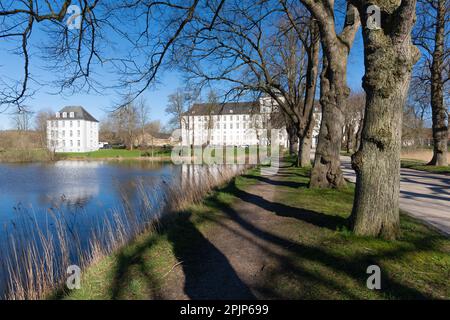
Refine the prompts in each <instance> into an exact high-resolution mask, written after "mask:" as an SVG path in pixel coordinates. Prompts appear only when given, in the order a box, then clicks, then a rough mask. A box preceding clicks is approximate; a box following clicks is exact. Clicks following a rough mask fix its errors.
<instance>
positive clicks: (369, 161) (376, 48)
mask: <svg viewBox="0 0 450 320" xmlns="http://www.w3.org/2000/svg"><path fill="white" fill-rule="evenodd" d="M411 2H414V4H412V3H410V2H408V1H405V4H404V5H405V7H403V8H402V10H401V11H400V12H399V13H397V11H396V10H395V9H396V8H389V10H387V9H383V8H381V9H382V10H383V12H385V11H384V10H386V11H387V12H394V13H392V14H391V17H387V18H386V21H385V24H384V25H382V26H381V27H382V28H383V30H379V29H378V30H371V29H368V28H364V30H363V39H364V52H365V76H364V79H363V87H364V90H365V91H366V108H365V116H364V125H363V131H362V137H361V138H362V139H361V145H360V148H359V150H358V151H357V152H356V153H355V154H354V155H353V157H352V165H353V168H354V169H355V171H356V176H357V179H356V191H355V199H354V203H353V211H352V216H351V221H352V226H353V230H354V232H355V233H356V234H358V235H364V236H380V237H383V238H387V239H393V238H395V237H396V236H397V235H398V233H399V191H400V149H401V129H402V110H403V105H404V102H405V98H406V95H407V92H408V87H409V82H410V77H411V70H412V67H413V65H414V63H415V62H416V61H417V58H418V50H417V48H415V47H414V46H413V45H412V44H411V37H410V34H411V28H412V19H413V18H414V15H415V13H414V8H415V1H411ZM402 5H403V2H402ZM390 6H391V7H392V6H397V7H398V4H390ZM362 10H363V9H362ZM405 10H406V12H405ZM363 13H364V12H360V14H363ZM395 14H399V15H400V16H394V15H395ZM408 19H409V20H408ZM388 21H390V24H389V23H388ZM400 21H403V23H405V21H406V23H405V25H402V26H398V24H400Z"/></svg>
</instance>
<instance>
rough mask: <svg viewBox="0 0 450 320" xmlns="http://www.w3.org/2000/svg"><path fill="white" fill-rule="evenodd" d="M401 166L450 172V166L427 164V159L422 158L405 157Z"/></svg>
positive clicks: (433, 171)
mask: <svg viewBox="0 0 450 320" xmlns="http://www.w3.org/2000/svg"><path fill="white" fill-rule="evenodd" d="M401 166H402V168H409V169H414V170H421V171H427V172H431V173H444V174H450V166H447V167H437V166H427V165H426V162H425V161H420V160H413V159H403V160H402V161H401Z"/></svg>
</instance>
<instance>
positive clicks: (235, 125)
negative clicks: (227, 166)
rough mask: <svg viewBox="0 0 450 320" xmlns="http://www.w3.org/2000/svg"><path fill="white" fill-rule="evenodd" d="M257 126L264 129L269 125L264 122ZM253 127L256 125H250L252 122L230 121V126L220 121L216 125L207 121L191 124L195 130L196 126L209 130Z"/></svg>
mask: <svg viewBox="0 0 450 320" xmlns="http://www.w3.org/2000/svg"><path fill="white" fill-rule="evenodd" d="M256 126H257V127H258V129H264V128H266V127H267V124H265V123H264V124H262V125H258V124H257V125H256ZM251 127H254V126H251V125H250V123H241V124H239V123H230V124H229V125H228V127H227V124H226V123H224V124H223V125H221V124H220V123H216V124H215V125H213V126H210V125H208V123H205V124H196V125H195V126H193V125H192V124H191V125H190V126H189V130H193V128H195V129H205V130H208V129H220V128H223V129H225V130H226V129H227V128H229V129H250V128H251Z"/></svg>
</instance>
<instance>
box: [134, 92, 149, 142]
mask: <svg viewBox="0 0 450 320" xmlns="http://www.w3.org/2000/svg"><path fill="white" fill-rule="evenodd" d="M136 109H137V113H138V114H137V118H138V122H139V126H140V129H141V132H140V134H141V141H140V144H141V146H142V145H143V144H144V139H145V129H146V125H147V123H148V120H149V116H150V106H149V105H148V103H147V101H146V100H145V99H144V98H143V97H140V98H139V99H138V100H137V101H136Z"/></svg>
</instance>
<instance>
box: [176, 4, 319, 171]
mask: <svg viewBox="0 0 450 320" xmlns="http://www.w3.org/2000/svg"><path fill="white" fill-rule="evenodd" d="M280 9H282V8H281V7H280V6H279V5H275V6H274V3H268V2H256V3H255V2H245V3H241V2H238V1H228V2H226V3H225V5H224V6H223V8H222V10H221V11H220V13H219V14H218V15H217V16H216V24H215V25H214V26H213V27H211V28H209V21H210V19H211V17H210V16H211V15H213V14H214V11H212V10H210V11H209V12H207V13H205V15H204V16H202V17H200V18H199V19H197V20H196V24H195V25H193V26H191V28H190V31H191V32H190V34H187V35H186V36H185V37H184V38H182V39H180V40H183V41H180V44H179V49H178V50H176V52H177V55H176V56H175V59H178V60H177V62H178V63H179V64H181V65H182V70H184V71H185V72H186V73H187V74H188V77H189V80H190V81H191V83H195V84H196V85H197V86H199V87H203V86H205V85H214V83H215V82H220V83H221V84H222V86H223V87H225V88H226V90H225V93H224V94H223V96H222V100H224V101H227V100H236V99H240V98H242V97H243V96H252V95H253V96H261V95H266V96H269V97H270V98H272V99H273V101H275V102H276V103H277V105H278V106H279V108H280V110H281V111H282V112H284V113H285V115H286V119H287V120H288V121H290V122H292V124H293V125H292V127H293V128H292V127H291V129H292V134H294V133H295V135H297V137H300V138H301V139H303V137H304V136H305V132H307V130H306V128H307V126H308V124H309V123H310V122H311V121H310V116H311V114H312V111H311V110H312V105H313V101H314V93H311V90H315V87H316V86H315V80H316V79H317V69H318V66H317V65H318V52H319V42H318V39H319V38H318V35H317V33H316V32H315V31H314V30H316V29H315V28H314V22H313V20H312V19H311V17H310V16H309V15H307V14H306V13H307V12H305V10H303V14H304V16H302V17H297V19H296V20H295V21H294V19H293V18H292V19H288V17H287V16H286V14H280ZM273 21H275V23H274V22H273ZM310 26H311V27H310ZM300 36H301V37H300ZM211 64H213V65H214V68H211V67H210V65H211ZM307 70H309V71H310V74H309V76H306V73H307ZM305 78H307V79H305ZM306 88H307V89H308V90H309V91H308V92H309V93H310V94H309V96H308V97H311V98H307V99H306V98H305V90H306ZM310 89H311V90H310ZM300 149H301V148H300ZM301 158H302V157H301V156H299V163H300V159H301ZM308 158H309V153H308ZM308 164H309V159H308Z"/></svg>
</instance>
